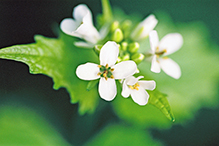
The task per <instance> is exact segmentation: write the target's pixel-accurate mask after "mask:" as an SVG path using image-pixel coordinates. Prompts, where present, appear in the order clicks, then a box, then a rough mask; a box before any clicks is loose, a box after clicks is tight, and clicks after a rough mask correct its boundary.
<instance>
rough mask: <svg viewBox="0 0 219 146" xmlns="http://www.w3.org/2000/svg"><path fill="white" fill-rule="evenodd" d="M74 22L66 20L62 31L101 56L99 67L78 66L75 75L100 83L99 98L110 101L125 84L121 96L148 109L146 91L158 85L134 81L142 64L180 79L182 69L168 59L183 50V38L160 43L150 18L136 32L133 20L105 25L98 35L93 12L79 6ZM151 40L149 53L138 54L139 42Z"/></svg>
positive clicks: (170, 37) (175, 36)
mask: <svg viewBox="0 0 219 146" xmlns="http://www.w3.org/2000/svg"><path fill="white" fill-rule="evenodd" d="M73 18H74V19H72V18H66V19H64V20H63V21H62V22H61V24H60V28H61V30H62V31H63V32H64V33H66V34H68V35H71V36H74V37H77V38H80V40H81V41H76V42H74V45H75V46H77V47H79V48H93V49H94V51H95V52H96V53H97V54H98V55H99V60H100V64H95V63H86V64H82V65H79V66H78V67H77V69H76V75H77V76H78V77H79V78H80V79H82V80H97V79H99V87H98V91H99V94H100V97H101V98H103V99H104V100H106V101H111V100H113V99H114V98H115V96H116V94H117V87H116V81H115V80H119V81H120V83H121V84H122V93H121V94H122V96H123V97H125V98H127V97H129V96H130V95H131V97H132V99H133V101H134V102H136V103H137V104H139V105H145V104H147V102H148V99H149V94H148V93H147V91H146V90H154V89H155V87H156V83H155V81H153V80H151V81H146V80H140V79H141V78H144V77H143V76H139V77H137V78H136V77H134V76H133V75H134V74H135V73H138V72H139V70H138V68H137V64H139V63H140V62H142V61H143V60H150V61H151V71H152V72H155V73H159V72H160V71H161V69H162V70H163V71H164V72H165V73H166V74H167V75H169V76H171V77H173V78H175V79H178V78H179V77H180V76H181V70H180V67H179V65H178V64H177V63H176V62H174V61H173V60H171V59H170V58H168V57H167V55H169V54H172V53H174V52H175V51H177V50H178V49H180V48H181V46H182V44H183V39H182V36H181V35H180V34H179V33H171V34H167V35H166V36H164V38H162V39H161V41H159V38H158V34H157V31H155V30H154V28H155V27H156V25H157V23H158V20H157V19H156V18H155V16H154V15H152V14H151V15H149V16H148V17H146V18H145V19H144V20H143V21H142V22H140V23H139V24H138V25H137V26H136V27H135V28H133V27H132V22H131V21H130V20H124V21H122V22H119V21H113V22H111V24H110V25H103V26H102V28H101V29H100V30H99V31H98V30H97V29H96V28H95V27H94V25H93V20H92V19H93V18H92V13H91V11H90V9H89V8H88V7H87V6H86V5H84V4H80V5H78V6H76V7H75V8H74V10H73ZM148 36H149V41H150V47H151V49H150V50H149V51H145V53H144V54H143V53H139V52H138V50H139V48H140V47H141V46H140V43H139V42H140V41H144V40H145V39H146V38H148Z"/></svg>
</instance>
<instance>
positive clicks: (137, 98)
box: [131, 87, 149, 105]
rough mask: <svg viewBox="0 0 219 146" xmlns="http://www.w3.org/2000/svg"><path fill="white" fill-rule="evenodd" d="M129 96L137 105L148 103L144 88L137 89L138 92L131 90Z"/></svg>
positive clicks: (147, 95)
mask: <svg viewBox="0 0 219 146" xmlns="http://www.w3.org/2000/svg"><path fill="white" fill-rule="evenodd" d="M131 96H132V99H133V100H134V102H135V103H137V104H139V105H146V104H147V103H148V99H149V94H148V93H147V92H146V91H145V89H144V88H141V87H139V90H132V91H131Z"/></svg>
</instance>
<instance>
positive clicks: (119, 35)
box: [112, 28, 123, 43]
mask: <svg viewBox="0 0 219 146" xmlns="http://www.w3.org/2000/svg"><path fill="white" fill-rule="evenodd" d="M112 40H113V41H115V42H117V43H119V42H121V41H122V40H123V33H122V30H121V29H119V28H117V29H116V30H115V31H114V32H113V35H112Z"/></svg>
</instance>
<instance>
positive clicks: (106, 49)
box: [76, 41, 137, 101]
mask: <svg viewBox="0 0 219 146" xmlns="http://www.w3.org/2000/svg"><path fill="white" fill-rule="evenodd" d="M118 55H119V48H118V45H117V44H116V43H115V42H112V41H108V42H107V43H106V44H105V45H104V46H103V47H102V48H101V50H100V56H99V59H100V65H97V64H94V63H86V64H82V65H79V66H78V67H77V69H76V75H77V76H78V77H79V78H80V79H82V80H95V79H98V78H100V81H99V87H98V91H99V94H100V97H101V98H103V99H105V100H107V101H111V100H113V99H114V98H115V96H116V94H117V88H116V82H115V79H124V78H127V77H129V76H131V75H133V74H134V73H135V72H136V70H137V65H136V64H135V62H134V61H130V60H129V61H123V62H120V63H118V64H115V63H116V61H117V58H118Z"/></svg>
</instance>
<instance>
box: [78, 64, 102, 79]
mask: <svg viewBox="0 0 219 146" xmlns="http://www.w3.org/2000/svg"><path fill="white" fill-rule="evenodd" d="M99 72H100V69H99V67H98V65H97V64H94V63H86V64H82V65H79V66H78V67H77V69H76V75H77V76H78V77H79V78H80V79H82V80H95V79H98V78H100V76H99V75H97V74H98V73H99Z"/></svg>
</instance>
